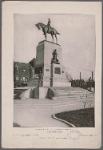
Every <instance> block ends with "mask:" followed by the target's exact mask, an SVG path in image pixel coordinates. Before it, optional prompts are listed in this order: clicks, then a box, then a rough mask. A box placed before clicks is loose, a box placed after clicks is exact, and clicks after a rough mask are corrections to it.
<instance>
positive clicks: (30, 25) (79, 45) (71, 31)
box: [14, 14, 96, 79]
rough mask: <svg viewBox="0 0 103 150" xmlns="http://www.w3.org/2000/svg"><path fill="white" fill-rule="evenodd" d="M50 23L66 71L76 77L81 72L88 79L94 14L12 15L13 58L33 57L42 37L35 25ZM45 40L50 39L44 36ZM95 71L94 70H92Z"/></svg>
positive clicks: (92, 61)
mask: <svg viewBox="0 0 103 150" xmlns="http://www.w3.org/2000/svg"><path fill="white" fill-rule="evenodd" d="M48 18H50V19H51V26H52V27H54V28H55V29H56V30H57V31H58V32H59V33H60V35H58V44H60V46H61V48H62V54H63V64H64V67H65V68H66V71H67V72H68V73H69V74H70V75H71V76H72V78H73V79H77V78H79V76H80V72H81V74H82V78H83V79H88V78H89V77H90V76H91V73H92V71H93V72H94V71H95V53H96V49H95V45H96V44H95V42H96V39H95V38H96V37H95V17H94V16H93V15H79V14H78V15H77V14H68V15H67V14H52V15H51V14H48V15H47V14H41V15H40V14H15V15H14V61H17V62H29V61H30V60H31V59H33V58H36V47H37V45H38V43H39V42H40V41H43V40H44V35H43V33H42V31H40V30H38V29H37V27H36V26H35V24H36V23H38V22H42V23H44V24H47V22H48ZM48 41H52V38H51V36H50V35H48ZM94 74H95V72H94Z"/></svg>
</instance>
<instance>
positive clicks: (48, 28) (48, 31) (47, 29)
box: [35, 19, 60, 43]
mask: <svg viewBox="0 0 103 150" xmlns="http://www.w3.org/2000/svg"><path fill="white" fill-rule="evenodd" d="M35 26H36V27H37V28H38V30H40V29H41V30H42V31H43V33H44V36H45V40H47V34H51V37H52V40H53V42H54V36H55V38H56V43H58V40H57V34H60V33H58V31H57V30H56V29H55V28H53V27H51V21H50V19H48V24H47V25H45V24H43V23H41V22H39V23H37V24H35Z"/></svg>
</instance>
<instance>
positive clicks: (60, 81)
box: [42, 77, 71, 87]
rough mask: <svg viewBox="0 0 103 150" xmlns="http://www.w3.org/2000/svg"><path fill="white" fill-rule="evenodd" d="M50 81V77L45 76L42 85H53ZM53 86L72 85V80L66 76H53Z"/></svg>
mask: <svg viewBox="0 0 103 150" xmlns="http://www.w3.org/2000/svg"><path fill="white" fill-rule="evenodd" d="M50 82H51V79H50V78H46V77H43V81H42V86H44V87H51V84H50ZM52 87H71V82H69V81H68V80H66V79H65V78H53V84H52Z"/></svg>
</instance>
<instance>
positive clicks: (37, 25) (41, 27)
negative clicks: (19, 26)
mask: <svg viewBox="0 0 103 150" xmlns="http://www.w3.org/2000/svg"><path fill="white" fill-rule="evenodd" d="M35 26H36V27H37V28H38V30H40V29H43V28H44V27H45V25H44V24H43V23H40V22H39V23H37V24H35Z"/></svg>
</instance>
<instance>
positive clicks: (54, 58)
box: [51, 49, 60, 64]
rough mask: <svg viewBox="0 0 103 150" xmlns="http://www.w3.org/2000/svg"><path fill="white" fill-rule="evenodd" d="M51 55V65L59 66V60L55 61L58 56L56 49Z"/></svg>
mask: <svg viewBox="0 0 103 150" xmlns="http://www.w3.org/2000/svg"><path fill="white" fill-rule="evenodd" d="M52 55H53V58H52V60H51V63H55V64H60V62H59V60H58V59H57V55H58V54H57V51H56V49H55V50H54V51H53V53H52Z"/></svg>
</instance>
